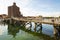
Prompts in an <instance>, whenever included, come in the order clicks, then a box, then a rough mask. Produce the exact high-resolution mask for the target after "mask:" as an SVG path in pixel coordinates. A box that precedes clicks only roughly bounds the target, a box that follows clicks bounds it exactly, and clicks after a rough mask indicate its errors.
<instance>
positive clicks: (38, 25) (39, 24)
mask: <svg viewBox="0 0 60 40" xmlns="http://www.w3.org/2000/svg"><path fill="white" fill-rule="evenodd" d="M37 27H40V30H42V23H35V28H34V30H35V31H36V28H37Z"/></svg>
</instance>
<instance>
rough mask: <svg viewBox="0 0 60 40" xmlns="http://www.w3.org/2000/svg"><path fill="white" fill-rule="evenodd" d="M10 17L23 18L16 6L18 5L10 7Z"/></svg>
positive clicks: (14, 4)
mask: <svg viewBox="0 0 60 40" xmlns="http://www.w3.org/2000/svg"><path fill="white" fill-rule="evenodd" d="M8 16H9V17H22V15H21V12H20V11H19V7H17V6H16V3H13V5H12V6H9V7H8Z"/></svg>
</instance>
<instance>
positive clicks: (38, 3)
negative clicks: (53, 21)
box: [0, 0, 60, 17]
mask: <svg viewBox="0 0 60 40" xmlns="http://www.w3.org/2000/svg"><path fill="white" fill-rule="evenodd" d="M13 2H15V3H16V5H17V6H18V7H19V8H20V11H21V14H22V15H23V16H39V15H41V16H54V17H55V16H56V17H58V16H60V0H0V14H8V6H12V5H13Z"/></svg>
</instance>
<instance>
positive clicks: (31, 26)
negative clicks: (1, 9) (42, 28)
mask: <svg viewBox="0 0 60 40" xmlns="http://www.w3.org/2000/svg"><path fill="white" fill-rule="evenodd" d="M29 23H30V30H31V28H32V23H31V22H29Z"/></svg>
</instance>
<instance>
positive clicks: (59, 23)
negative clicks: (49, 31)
mask: <svg viewBox="0 0 60 40" xmlns="http://www.w3.org/2000/svg"><path fill="white" fill-rule="evenodd" d="M13 19H14V20H18V21H28V22H36V23H37V22H39V23H43V24H52V25H53V24H55V25H60V22H52V21H44V20H34V19H26V18H13Z"/></svg>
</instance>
